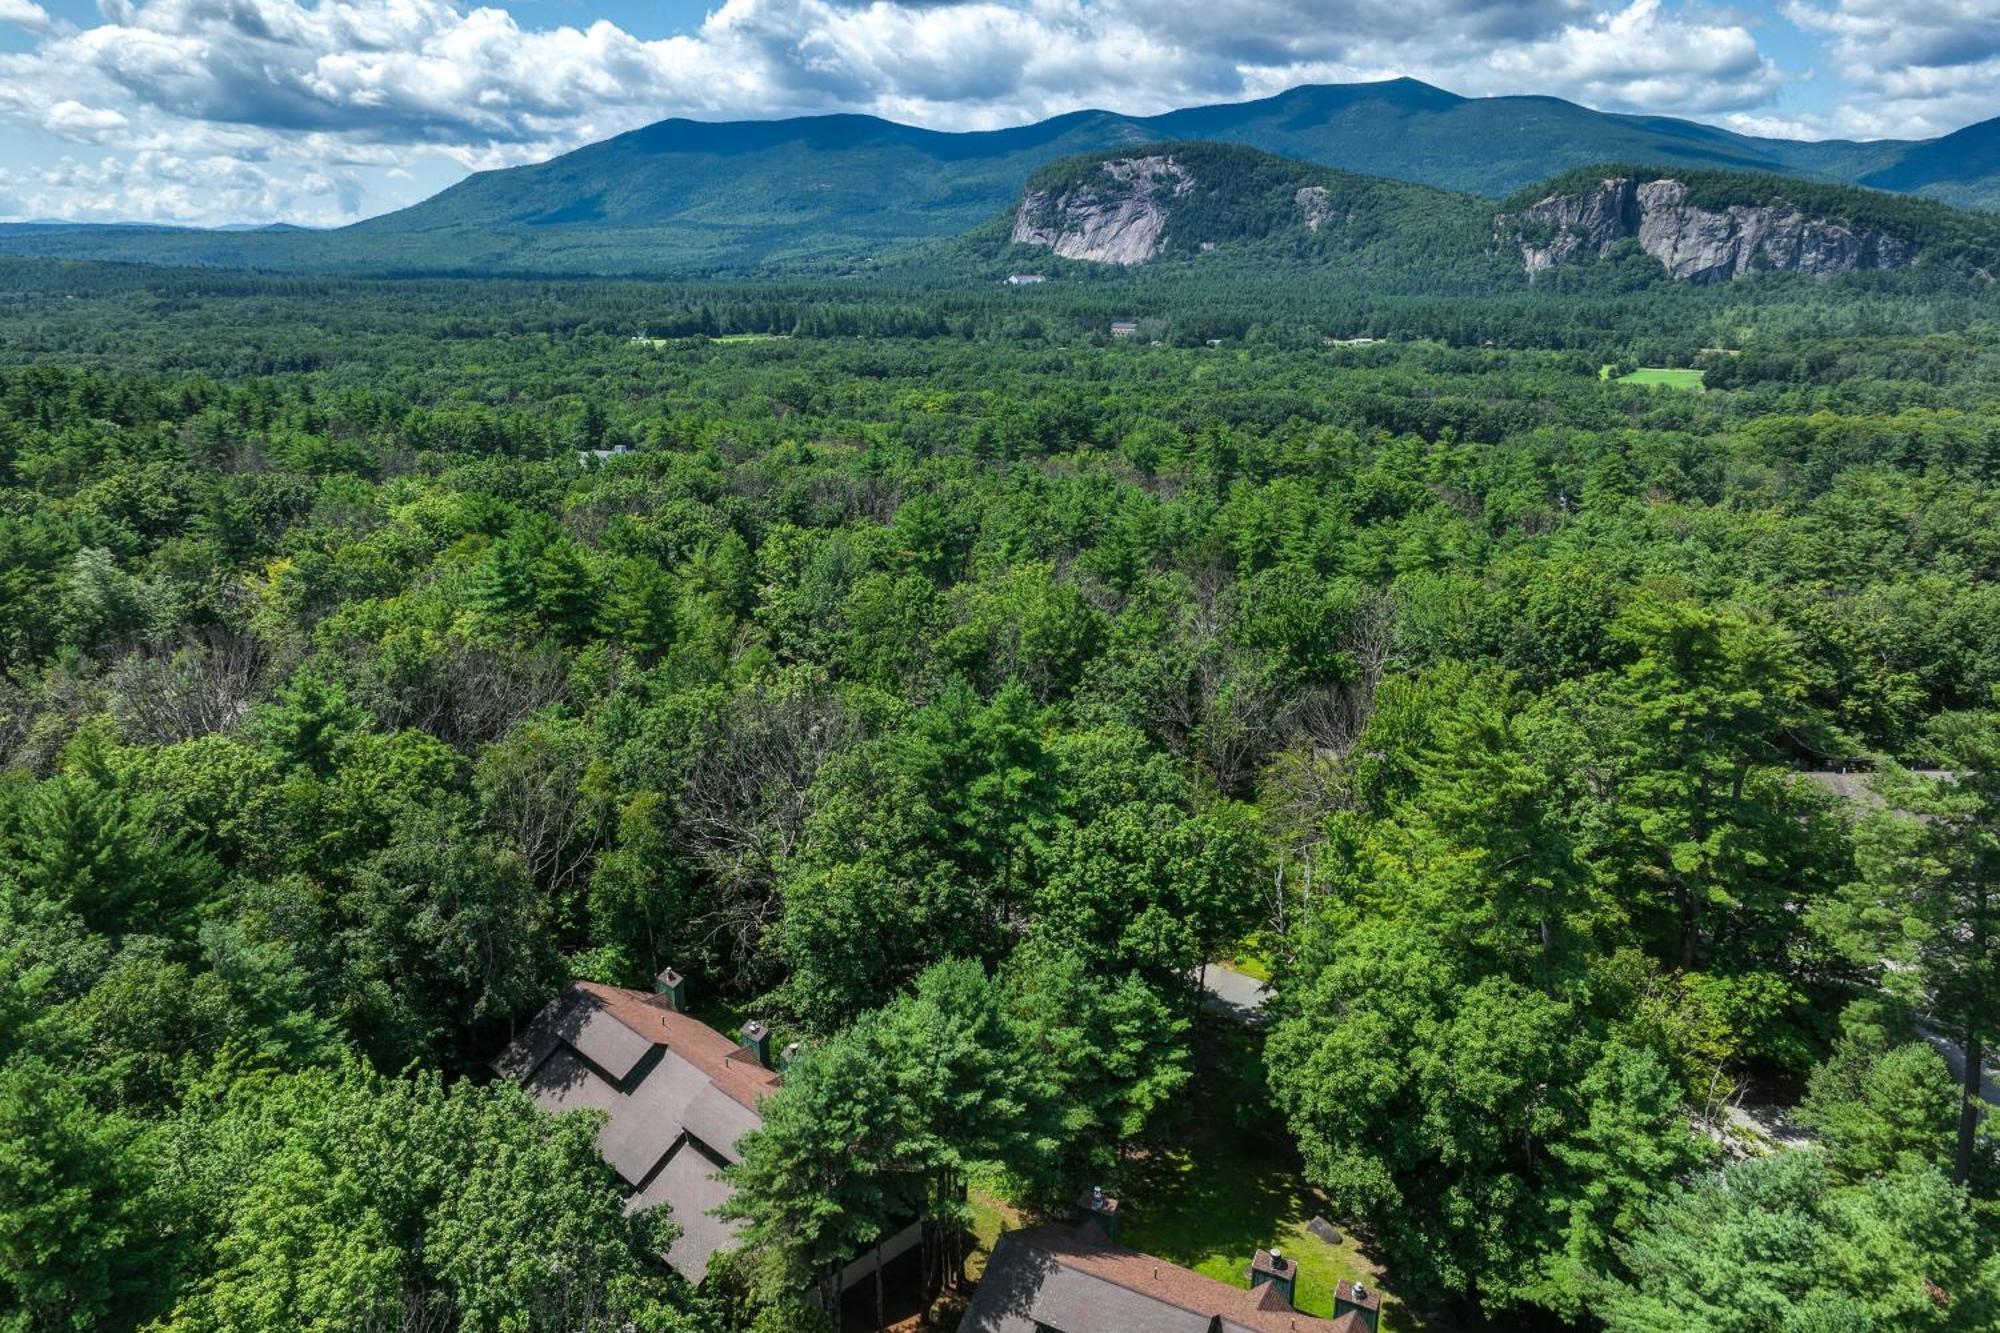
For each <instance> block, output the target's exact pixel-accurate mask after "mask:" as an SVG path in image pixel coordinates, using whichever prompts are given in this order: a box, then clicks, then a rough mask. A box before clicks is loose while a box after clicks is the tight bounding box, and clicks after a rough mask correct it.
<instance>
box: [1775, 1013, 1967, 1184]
mask: <svg viewBox="0 0 2000 1333" xmlns="http://www.w3.org/2000/svg"><path fill="white" fill-rule="evenodd" d="M1799 1119H1800V1121H1801V1123H1803V1124H1805V1125H1807V1126H1808V1127H1810V1128H1812V1129H1813V1130H1815V1131H1817V1132H1818V1133H1819V1135H1820V1137H1821V1140H1822V1141H1823V1142H1824V1143H1825V1144H1826V1148H1827V1152H1828V1154H1829V1156H1830V1157H1831V1159H1832V1162H1833V1165H1834V1167H1835V1169H1836V1170H1838V1171H1840V1172H1841V1173H1842V1174H1844V1175H1846V1176H1849V1177H1865V1176H1879V1175H1886V1174H1888V1173H1890V1172H1894V1171H1897V1170H1901V1169H1905V1168H1909V1167H1912V1166H1913V1165H1915V1164H1921V1165H1925V1166H1931V1167H1936V1168H1939V1169H1942V1170H1949V1169H1950V1167H1951V1161H1952V1151H1953V1148H1954V1146H1955V1143H1956V1140H1957V1125H1958V1090H1957V1088H1956V1087H1955V1086H1954V1080H1953V1079H1952V1076H1951V1070H1950V1069H1948V1068H1947V1067H1946V1066H1945V1062H1944V1059H1943V1058H1942V1057H1941V1056H1939V1055H1938V1053H1937V1052H1936V1051H1934V1050H1932V1049H1931V1048H1930V1046H1929V1045H1928V1044H1927V1043H1924V1042H1909V1043H1907V1044H1905V1045H1902V1046H1896V1047H1890V1048H1887V1049H1884V1048H1883V1047H1881V1046H1879V1045H1876V1044H1874V1043H1871V1042H1868V1041H1866V1040H1864V1039H1860V1038H1856V1037H1847V1038H1844V1039H1843V1040H1842V1041H1841V1042H1840V1044H1839V1045H1837V1046H1835V1047H1834V1050H1833V1054H1832V1055H1831V1056H1829V1057H1828V1059H1827V1061H1826V1063H1825V1064H1823V1065H1821V1066H1820V1067H1819V1068H1818V1069H1815V1070H1814V1071H1813V1076H1812V1081H1811V1083H1810V1085H1809V1086H1808V1087H1807V1089H1806V1096H1805V1100H1804V1101H1803V1102H1802V1103H1800V1106H1799Z"/></svg>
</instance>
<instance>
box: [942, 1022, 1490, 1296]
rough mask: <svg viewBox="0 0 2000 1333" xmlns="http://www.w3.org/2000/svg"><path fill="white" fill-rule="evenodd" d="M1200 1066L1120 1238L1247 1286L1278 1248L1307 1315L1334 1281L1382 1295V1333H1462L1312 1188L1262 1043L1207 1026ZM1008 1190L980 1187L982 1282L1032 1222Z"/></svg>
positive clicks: (1133, 1181)
mask: <svg viewBox="0 0 2000 1333" xmlns="http://www.w3.org/2000/svg"><path fill="white" fill-rule="evenodd" d="M1197 1059H1198V1062H1199V1068H1198V1070H1197V1072H1196V1076H1195V1080H1194V1084H1193V1089H1194V1093H1193V1096H1192V1098H1191V1105H1190V1108H1189V1109H1190V1116H1189V1121H1188V1124H1187V1126H1186V1128H1185V1131H1184V1132H1183V1133H1182V1134H1180V1135H1178V1136H1177V1138H1176V1141H1175V1142H1174V1144H1173V1145H1172V1147H1171V1148H1170V1150H1168V1151H1166V1152H1163V1153H1160V1154H1157V1155H1155V1156H1153V1157H1151V1158H1149V1159H1148V1160H1146V1161H1144V1162H1141V1163H1137V1164H1135V1165H1134V1167H1133V1168H1132V1169H1131V1170H1130V1172H1129V1173H1128V1175H1127V1178H1126V1180H1125V1183H1124V1187H1123V1189H1122V1191H1121V1194H1122V1198H1121V1206H1120V1214H1121V1217H1122V1223H1121V1231H1120V1235H1119V1240H1120V1241H1122V1242H1123V1243H1124V1244H1126V1245H1129V1246H1131V1247H1132V1248H1133V1249H1135V1250H1140V1251H1143V1252H1144V1253H1147V1254H1155V1255H1158V1256H1159V1257H1160V1258H1162V1259H1165V1260H1167V1261H1168V1262H1170V1263H1176V1264H1180V1265H1182V1266H1183V1267H1187V1268H1192V1269H1194V1270H1195V1271H1196V1272H1199V1273H1203V1274H1206V1275H1207V1276H1209V1277H1212V1278H1215V1279H1216V1280H1218V1281H1221V1282H1227V1283H1229V1284H1230V1285H1231V1286H1236V1287H1246V1288H1247V1287H1248V1286H1249V1285H1250V1281H1249V1270H1250V1260H1251V1258H1252V1257H1253V1256H1254V1255H1255V1254H1256V1252H1257V1251H1258V1250H1259V1249H1260V1248H1264V1247H1268V1246H1270V1245H1273V1244H1275V1245H1277V1246H1278V1247H1279V1248H1280V1249H1282V1250H1284V1252H1285V1253H1286V1255H1287V1256H1289V1257H1290V1258H1292V1259H1293V1260H1294V1261H1296V1262H1297V1264H1298V1266H1299V1280H1298V1288H1297V1292H1296V1302H1297V1305H1298V1307H1299V1309H1300V1310H1302V1311H1304V1312H1305V1313H1307V1314H1313V1315H1320V1316H1329V1315H1331V1314H1332V1313H1333V1292H1334V1287H1335V1284H1337V1283H1338V1282H1340V1281H1341V1280H1342V1279H1347V1280H1349V1281H1362V1282H1366V1283H1367V1284H1368V1285H1369V1286H1371V1287H1376V1288H1379V1289H1380V1290H1381V1291H1382V1293H1383V1298H1382V1333H1456V1330H1455V1329H1454V1328H1453V1327H1452V1326H1450V1325H1447V1324H1444V1323H1441V1322H1439V1321H1438V1320H1437V1318H1436V1317H1434V1316H1432V1317H1425V1316H1420V1315H1419V1314H1418V1313H1416V1312H1414V1311H1412V1310H1410V1309H1409V1308H1408V1307H1406V1306H1405V1305H1404V1304H1403V1303H1402V1302H1401V1301H1400V1300H1399V1299H1398V1297H1397V1295H1396V1293H1395V1290H1394V1287H1393V1282H1387V1283H1385V1282H1384V1280H1383V1276H1382V1272H1381V1269H1380V1267H1379V1266H1378V1265H1377V1264H1376V1263H1375V1262H1374V1261H1373V1260H1372V1259H1371V1258H1370V1257H1369V1256H1368V1254H1367V1252H1366V1251H1365V1250H1364V1248H1363V1247H1362V1245H1361V1243H1360V1242H1359V1241H1358V1240H1357V1239H1356V1238H1355V1237H1354V1236H1352V1235H1350V1234H1348V1229H1347V1227H1346V1226H1345V1225H1344V1224H1343V1221H1342V1219H1341V1218H1339V1217H1338V1216H1337V1215H1336V1214H1335V1213H1334V1211H1333V1208H1332V1205H1331V1204H1329V1203H1328V1202H1327V1200H1326V1199H1325V1197H1324V1196H1322V1195H1321V1194H1320V1193H1319V1192H1318V1191H1317V1190H1315V1189H1313V1188H1312V1186H1310V1185H1308V1184H1307V1183H1306V1181H1305V1178H1304V1175H1303V1172H1302V1170H1301V1167H1300V1164H1299V1161H1298V1157H1297V1154H1296V1153H1295V1152H1294V1151H1293V1149H1292V1146H1291V1138H1290V1136H1289V1135H1288V1134H1287V1133H1286V1132H1285V1130H1284V1126H1283V1124H1282V1122H1281V1120H1280V1119H1279V1117H1278V1115H1277V1112H1276V1110H1275V1109H1274V1108H1273V1107H1272V1106H1271V1103H1270V1097H1269V1094H1268V1093H1267V1091H1266V1086H1265V1082H1264V1059H1263V1041H1262V1038H1261V1037H1260V1036H1258V1035H1256V1034H1253V1033H1249V1032H1244V1031H1242V1030H1240V1029H1237V1028H1235V1027H1233V1026H1230V1025H1228V1024H1223V1023H1218V1022H1214V1021H1213V1020H1211V1021H1210V1024H1209V1026H1208V1028H1207V1029H1206V1030H1205V1031H1204V1032H1203V1033H1202V1035H1201V1038H1200V1041H1199V1042H1198V1045H1197ZM1000 1187H1001V1183H1000V1182H999V1181H985V1180H975V1181H973V1183H972V1190H971V1203H972V1215H973V1224H972V1230H973V1235H974V1238H975V1240H976V1245H975V1247H974V1253H973V1255H972V1256H971V1259H970V1261H969V1262H968V1263H967V1265H966V1271H967V1273H968V1275H969V1276H971V1277H973V1278H975V1279H976V1278H977V1277H978V1275H979V1274H980V1273H981V1272H982V1271H984V1269H985V1264H986V1256H987V1255H988V1254H990V1253H991V1252H992V1249H993V1245H994V1243H995V1242H996V1241H997V1240H998V1239H999V1238H1000V1235H1001V1233H1003V1232H1005V1231H1010V1230H1012V1229H1014V1228H1015V1227H1018V1226H1022V1225H1024V1224H1026V1223H1027V1222H1029V1221H1031V1220H1032V1219H1029V1218H1024V1217H1023V1216H1022V1215H1021V1214H1020V1213H1018V1212H1017V1211H1016V1210H1015V1209H1013V1208H1012V1207H1010V1206H1009V1205H1008V1204H1007V1203H1006V1202H1005V1201H1004V1200H1003V1199H1002V1198H1001V1197H1000V1195H999V1193H998V1190H999V1189H1000ZM1315 1217H1325V1218H1327V1219H1328V1220H1329V1221H1331V1222H1333V1223H1334V1225H1335V1226H1336V1227H1337V1228H1338V1229H1339V1231H1340V1239H1339V1240H1338V1241H1337V1242H1330V1241H1325V1240H1322V1239H1320V1238H1319V1237H1318V1236H1316V1235H1314V1234H1313V1232H1312V1231H1311V1230H1310V1224H1311V1222H1312V1220H1313V1219H1314V1218H1315Z"/></svg>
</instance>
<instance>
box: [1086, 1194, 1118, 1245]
mask: <svg viewBox="0 0 2000 1333" xmlns="http://www.w3.org/2000/svg"><path fill="white" fill-rule="evenodd" d="M1076 1220H1077V1222H1078V1224H1079V1225H1081V1224H1082V1223H1085V1222H1095V1223H1096V1224H1097V1229H1098V1230H1099V1231H1102V1232H1103V1233H1104V1234H1105V1236H1106V1238H1108V1239H1110V1240H1117V1239H1118V1200H1116V1199H1114V1198H1112V1197H1111V1196H1110V1195H1109V1194H1106V1193H1105V1192H1104V1186H1102V1185H1092V1186H1091V1187H1090V1188H1089V1189H1087V1190H1085V1191H1084V1192H1083V1194H1082V1195H1081V1196H1080V1197H1079V1198H1078V1199H1077V1201H1076Z"/></svg>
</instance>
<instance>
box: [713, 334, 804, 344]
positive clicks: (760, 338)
mask: <svg viewBox="0 0 2000 1333" xmlns="http://www.w3.org/2000/svg"><path fill="white" fill-rule="evenodd" d="M791 336H792V335H791V334H789V333H721V334H717V335H716V336H715V337H713V338H710V339H709V341H710V342H712V343H778V342H784V341H785V340H786V339H787V338H790V337H791Z"/></svg>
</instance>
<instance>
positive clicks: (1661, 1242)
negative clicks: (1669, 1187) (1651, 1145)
mask: <svg viewBox="0 0 2000 1333" xmlns="http://www.w3.org/2000/svg"><path fill="white" fill-rule="evenodd" d="M1981 1249H1982V1247H1981V1244H1980V1241H1979V1238H1978V1233H1977V1224H1976V1223H1975V1222H1974V1220H1973V1218H1972V1217H1971V1215H1970V1214H1969V1213H1967V1211H1966V1209H1965V1201H1964V1198H1963V1196H1962V1195H1960V1194H1959V1193H1958V1192H1957V1191H1956V1190H1954V1189H1953V1187H1952V1185H1951V1183H1950V1182H1949V1181H1948V1180H1947V1179H1946V1178H1945V1177H1944V1176H1943V1175H1942V1174H1940V1173H1939V1172H1937V1171H1936V1170H1934V1169H1931V1168H1922V1169H1919V1170H1917V1171H1915V1172H1913V1173H1910V1174H1907V1175H1899V1176H1894V1177H1890V1178H1887V1179H1878V1180H1873V1181H1869V1182H1866V1183H1863V1184H1859V1185H1841V1184H1839V1183H1838V1182H1837V1180H1836V1178H1835V1177H1834V1175H1833V1173H1832V1172H1831V1171H1830V1170H1829V1166H1828V1163H1827V1161H1826V1160H1825V1158H1824V1156H1823V1155H1822V1154H1820V1153H1819V1152H1817V1151H1815V1150H1812V1149H1805V1150H1800V1151H1795V1152H1789V1153H1781V1154H1778V1155H1776V1156H1772V1157H1764V1158H1752V1159H1750V1160H1748V1161H1744V1162H1739V1163H1736V1164H1735V1165H1732V1166H1730V1167H1728V1168H1727V1169H1725V1170H1723V1171H1720V1172H1716V1173H1714V1174H1712V1175H1708V1176H1704V1177H1702V1178H1700V1179H1698V1180H1696V1181H1695V1182H1694V1183H1692V1184H1691V1185H1689V1186H1688V1187H1687V1188H1685V1189H1683V1190H1680V1191H1678V1192H1676V1193H1675V1194H1673V1195H1672V1196H1671V1197H1669V1198H1666V1199H1663V1200H1661V1201H1660V1202H1658V1203H1657V1204H1655V1205H1654V1206H1652V1207H1651V1208H1650V1209H1649V1210H1648V1211H1647V1214H1646V1217H1645V1219H1644V1223H1643V1225H1642V1226H1641V1228H1640V1229H1639V1230H1638V1231H1637V1233H1636V1234H1635V1235H1633V1236H1632V1237H1631V1239H1630V1240H1629V1241H1627V1242H1626V1243H1625V1245H1624V1246H1623V1247H1622V1248H1621V1255H1620V1257H1621V1259H1622V1261H1623V1263H1624V1265H1625V1267H1626V1268H1627V1270H1628V1271H1629V1272H1630V1273H1631V1274H1632V1277H1631V1280H1630V1281H1629V1283H1625V1284H1619V1285H1615V1286H1613V1287H1611V1288H1609V1289H1608V1290H1607V1291H1606V1293H1605V1295H1604V1297H1603V1299H1602V1300H1601V1302H1600V1303H1599V1305H1598V1307H1597V1308H1598V1311H1599V1313H1600V1314H1601V1315H1602V1317H1603V1319H1604V1322H1605V1326H1606V1328H1607V1329H1609V1330H1610V1331H1611V1333H1678V1330H1682V1329H1689V1328H1703V1329H1716V1330H1720V1331H1721V1333H1739V1331H1740V1333H1752V1330H1756V1331H1757V1333H1762V1331H1763V1330H1769V1329H1778V1330H1786V1331H1787V1333H1789V1331H1791V1330H1797V1333H1819V1331H1820V1330H1832V1329H1858V1330H1885V1331H1886V1330H1889V1329H1953V1330H1957V1329H1963V1330H1967V1333H1970V1331H1971V1330H1974V1329H1983V1328H1990V1327H1992V1324H1993V1320H1994V1319H1995V1318H2000V1266H1996V1265H1995V1264H1994V1262H1993V1261H1992V1259H1991V1258H1990V1257H1988V1258H1982V1257H1981Z"/></svg>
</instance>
